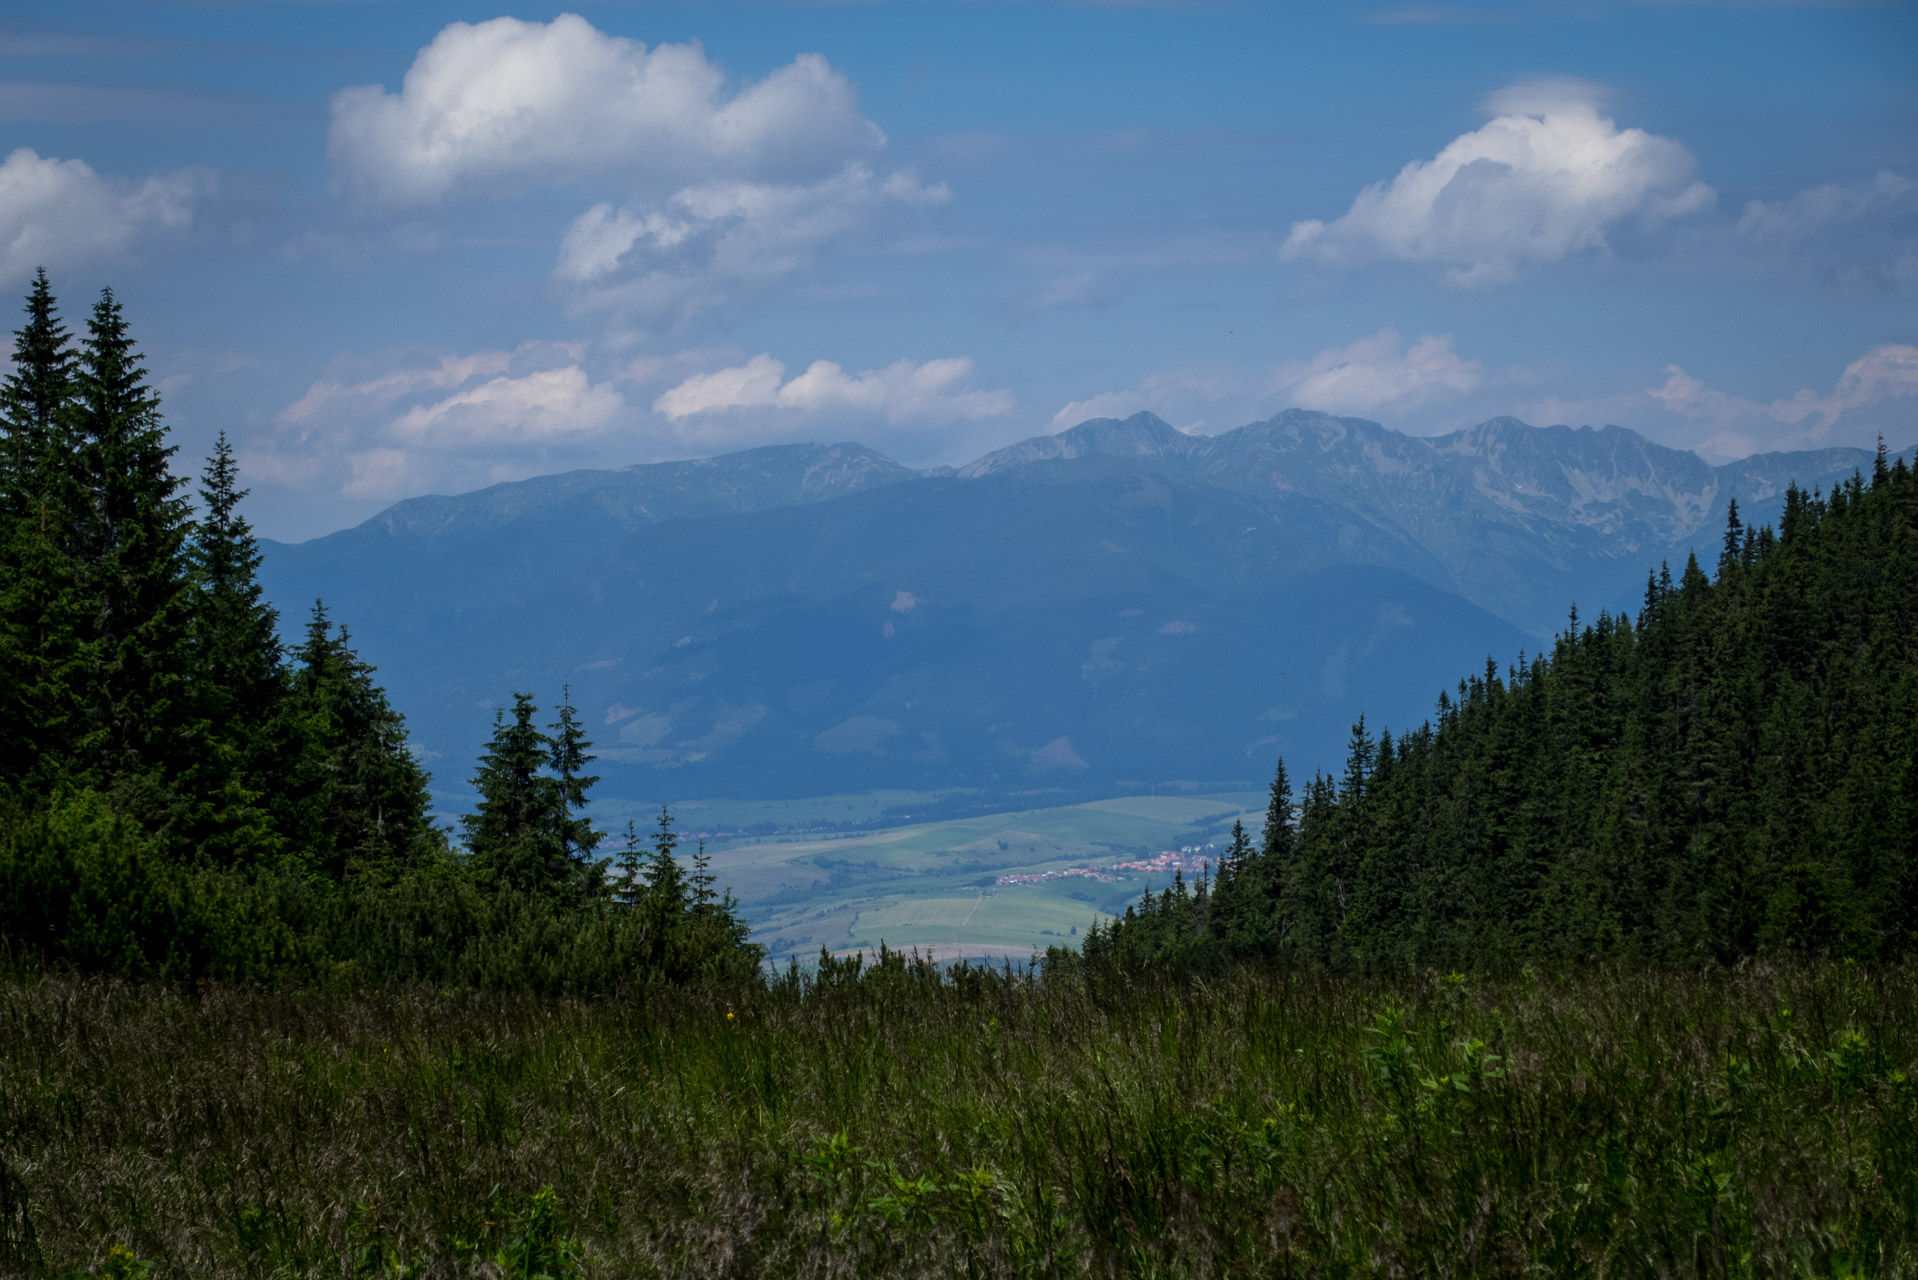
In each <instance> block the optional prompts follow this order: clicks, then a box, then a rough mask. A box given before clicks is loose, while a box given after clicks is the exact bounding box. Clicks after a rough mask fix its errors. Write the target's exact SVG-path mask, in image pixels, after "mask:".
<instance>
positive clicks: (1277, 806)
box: [1259, 756, 1292, 863]
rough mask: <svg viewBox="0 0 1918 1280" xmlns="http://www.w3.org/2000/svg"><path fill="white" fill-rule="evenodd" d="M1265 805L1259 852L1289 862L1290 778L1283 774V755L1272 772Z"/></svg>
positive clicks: (1290, 833)
mask: <svg viewBox="0 0 1918 1280" xmlns="http://www.w3.org/2000/svg"><path fill="white" fill-rule="evenodd" d="M1268 796H1269V798H1268V799H1267V801H1266V805H1265V831H1264V833H1263V837H1262V839H1261V841H1260V845H1259V852H1260V854H1261V855H1262V856H1264V857H1267V858H1276V859H1278V860H1279V861H1280V862H1282V863H1283V862H1289V861H1290V859H1291V856H1292V780H1291V779H1290V778H1288V777H1286V775H1285V757H1284V756H1280V757H1279V764H1278V768H1276V769H1275V770H1273V773H1272V787H1271V790H1270V791H1269V792H1268Z"/></svg>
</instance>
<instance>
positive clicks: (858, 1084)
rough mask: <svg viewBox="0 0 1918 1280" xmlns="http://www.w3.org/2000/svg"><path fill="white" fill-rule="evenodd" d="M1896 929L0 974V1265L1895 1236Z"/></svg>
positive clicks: (1588, 1262)
mask: <svg viewBox="0 0 1918 1280" xmlns="http://www.w3.org/2000/svg"><path fill="white" fill-rule="evenodd" d="M1915 1057H1918V969H1914V968H1912V967H1910V966H1899V967H1884V968H1874V967H1868V966H1860V965H1850V964H1844V963H1836V964H1829V965H1820V964H1813V963H1805V964H1776V965H1775V964H1764V963H1750V964H1746V965H1744V966H1741V967H1739V968H1736V969H1708V970H1703V971H1692V972H1688V973H1677V972H1670V971H1666V972H1648V971H1634V970H1624V969H1593V970H1589V971H1585V972H1581V973H1574V974H1550V973H1537V974H1534V973H1530V972H1520V973H1517V974H1514V975H1512V976H1509V977H1504V978H1498V979H1491V978H1477V977H1471V978H1468V977H1464V976H1460V975H1456V974H1428V975H1424V976H1419V977H1411V976H1405V977H1396V978H1366V977H1362V976H1343V977H1341V976H1332V975H1324V974H1318V975H1314V974H1307V973H1291V974H1283V973H1274V972H1269V971H1267V972H1257V971H1252V970H1240V971H1232V972H1228V973H1225V974H1223V975H1220V976H1218V977H1216V978H1213V979H1210V980H1205V981H1197V980H1193V981H1178V980H1173V979H1169V978H1133V977H1126V976H1123V975H1116V974H1115V975H1108V976H1106V977H1103V978H1100V977H1095V976H1090V975H1087V974H1082V973H1072V974H1057V975H1054V976H1052V977H1050V978H1047V977H1042V976H1037V975H1033V974H1026V973H1019V972H1016V971H1012V970H1007V969H1001V970H999V971H988V970H983V969H978V968H960V969H956V970H953V969H944V968H939V967H934V966H931V965H927V964H924V963H914V962H912V961H911V960H910V959H902V958H900V957H897V956H889V957H888V958H887V959H886V960H885V961H883V962H882V963H880V964H878V965H877V966H864V967H861V966H859V965H857V964H854V963H843V964H842V963H829V964H827V965H825V966H823V967H821V968H820V969H819V970H818V971H816V972H815V973H811V974H804V975H802V974H798V973H794V974H790V975H788V976H787V977H786V978H785V979H783V980H781V981H776V982H774V983H771V984H769V985H766V986H754V987H749V988H740V989H736V990H732V991H723V990H717V989H715V990H708V991H705V992H693V991H690V990H680V991H675V992H670V993H666V994H662V995H654V996H651V997H648V998H646V999H644V1000H640V999H631V1000H621V999H607V1000H597V1001H580V1000H564V999H552V998H544V999H542V998H536V997H532V996H518V995H487V994H481V993H477V992H473V991H441V990H430V989H423V988H414V989H387V990H363V991H359V992H353V991H315V990H310V989H308V990H300V991H288V992H276V991H271V990H261V989H246V988H241V987H225V986H202V987H200V988H198V989H193V988H188V987H182V986H142V985H128V984H125V983H121V982H118V981H112V980H105V979H89V978H76V977H63V976H35V975H33V974H30V973H29V974H16V975H15V976H13V977H12V978H10V979H8V980H7V981H6V983H5V985H4V986H3V987H0V1271H3V1272H4V1273H6V1274H9V1275H45V1276H61V1275H72V1274H93V1275H101V1276H106V1275H115V1276H137V1275H146V1276H149V1277H154V1278H157V1277H174V1276H178V1277H186V1276H193V1277H226V1276H232V1277H267V1276H283V1275H316V1276H324V1275H333V1276H341V1277H346V1276H382V1277H400V1276H409V1277H425V1276H467V1275H471V1276H481V1275H485V1276H496V1277H533V1276H541V1275H543V1276H549V1277H562V1276H580V1277H586V1276H702V1277H706V1276H742V1277H743V1276H807V1277H812V1276H817V1277H828V1276H847V1277H850V1276H958V1275H965V1276H1053V1275H1058V1276H1109V1275H1147V1276H1168V1277H1169V1276H1227V1275H1230V1276H1353V1277H1356V1276H1430V1277H1460V1276H1521V1275H1552V1276H1570V1277H1578V1276H1591V1277H1612V1276H1617V1277H1623V1276H1633V1277H1638V1276H1807V1277H1810V1276H1817V1277H1839V1276H1887V1277H1889V1276H1908V1275H1912V1274H1915V1273H1918V1083H1914V1081H1913V1079H1912V1076H1913V1073H1914V1072H1918V1062H1914V1058H1915Z"/></svg>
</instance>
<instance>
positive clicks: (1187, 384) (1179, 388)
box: [1052, 328, 1495, 433]
mask: <svg viewBox="0 0 1918 1280" xmlns="http://www.w3.org/2000/svg"><path fill="white" fill-rule="evenodd" d="M1494 381H1495V380H1494V379H1493V378H1492V377H1491V376H1490V375H1488V374H1487V372H1486V371H1485V368H1484V366H1482V365H1481V364H1480V363H1479V362H1478V361H1476V360H1467V359H1465V358H1463V357H1462V356H1460V355H1459V354H1458V353H1457V352H1455V351H1453V350H1452V339H1451V337H1450V336H1449V335H1446V336H1442V335H1436V334H1428V335H1426V336H1425V337H1422V338H1420V339H1419V340H1418V341H1416V342H1414V343H1413V344H1412V345H1411V346H1410V347H1407V346H1406V345H1405V340H1404V339H1403V338H1402V337H1400V336H1399V333H1398V330H1396V329H1390V328H1387V329H1381V330H1379V331H1378V332H1377V333H1375V334H1372V335H1370V336H1369V337H1364V338H1360V339H1358V340H1357V341H1356V342H1352V343H1349V344H1348V345H1346V346H1343V347H1328V348H1326V349H1325V350H1323V351H1320V352H1319V353H1318V354H1316V355H1314V356H1311V357H1310V358H1308V359H1303V360H1288V361H1283V362H1280V363H1278V364H1276V365H1268V366H1267V367H1266V369H1264V370H1263V371H1261V370H1255V369H1244V370H1212V371H1206V370H1180V371H1168V372H1162V373H1156V374H1153V375H1152V376H1151V377H1148V378H1146V379H1144V380H1143V381H1141V382H1140V383H1139V385H1138V386H1137V387H1136V388H1134V389H1132V390H1128V391H1107V392H1102V393H1100V394H1098V395H1095V396H1089V397H1087V398H1086V399H1084V400H1074V401H1072V402H1071V403H1069V404H1067V405H1066V406H1065V407H1064V408H1062V409H1060V410H1059V411H1058V413H1056V414H1054V415H1053V418H1052V425H1053V429H1054V430H1063V429H1065V428H1067V427H1071V426H1076V425H1077V424H1079V423H1081V422H1084V421H1085V420H1086V419H1088V418H1123V417H1126V416H1128V415H1130V414H1134V413H1137V412H1139V411H1140V410H1142V409H1150V410H1151V411H1152V412H1154V413H1156V414H1158V415H1159V416H1160V417H1162V418H1164V419H1165V420H1166V421H1168V422H1171V423H1173V424H1174V425H1176V426H1178V427H1179V428H1180V429H1181V430H1184V431H1199V430H1204V431H1206V432H1208V433H1209V432H1217V431H1222V430H1230V429H1231V428H1233V427H1237V426H1242V425H1244V424H1245V423H1247V422H1252V421H1255V420H1257V419H1260V418H1264V417H1268V416H1270V415H1271V414H1273V413H1275V412H1277V411H1278V410H1280V409H1284V408H1301V409H1317V410H1321V411H1323V412H1326V413H1336V414H1359V415H1364V416H1375V417H1379V418H1381V419H1383V420H1385V421H1386V423H1387V425H1390V426H1395V427H1399V428H1401V429H1407V428H1413V429H1416V426H1417V425H1418V424H1416V423H1409V422H1408V421H1407V420H1406V418H1405V416H1404V415H1405V414H1406V412H1407V411H1409V410H1412V409H1416V408H1421V407H1425V406H1430V405H1434V404H1439V403H1443V402H1446V401H1449V400H1453V399H1456V398H1458V397H1462V396H1465V395H1467V394H1468V393H1472V392H1476V391H1479V390H1481V389H1483V388H1485V387H1487V386H1489V385H1491V384H1493V382H1494ZM1488 416H1489V415H1488Z"/></svg>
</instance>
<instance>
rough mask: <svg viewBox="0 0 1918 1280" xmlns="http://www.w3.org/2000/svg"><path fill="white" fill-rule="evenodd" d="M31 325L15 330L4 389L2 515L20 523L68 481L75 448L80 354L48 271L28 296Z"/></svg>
mask: <svg viewBox="0 0 1918 1280" xmlns="http://www.w3.org/2000/svg"><path fill="white" fill-rule="evenodd" d="M26 311H27V322H26V324H25V325H23V326H21V327H20V328H19V329H16V330H14V334H13V338H14V342H13V372H12V373H10V374H8V375H7V377H6V381H5V382H4V383H0V431H4V432H5V441H4V444H0V515H4V516H6V517H10V518H15V519H17V518H20V517H23V516H25V515H26V514H27V512H28V510H29V509H30V508H31V507H34V506H36V505H37V504H38V502H39V501H40V500H43V499H46V498H49V497H51V498H52V499H53V500H55V501H59V500H60V495H58V494H57V493H50V492H49V490H50V489H52V488H53V487H54V486H55V485H56V484H57V483H58V482H59V481H61V480H63V479H64V478H65V476H66V473H67V470H68V464H69V460H70V459H69V455H70V453H71V451H72V444H71V440H70V436H69V433H70V431H71V429H72V407H73V395H74V382H75V377H76V373H77V370H76V368H75V361H74V352H73V348H72V346H71V343H70V340H69V335H68V333H67V327H66V325H64V324H62V323H61V321H60V313H59V307H58V304H57V303H56V302H55V300H54V297H53V290H52V288H51V286H49V285H48V283H47V273H46V270H45V268H42V269H40V270H38V271H35V272H34V275H33V286H32V288H31V289H30V290H29V291H28V293H27V305H26Z"/></svg>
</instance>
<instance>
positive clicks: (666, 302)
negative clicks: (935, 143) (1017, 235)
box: [554, 163, 950, 320]
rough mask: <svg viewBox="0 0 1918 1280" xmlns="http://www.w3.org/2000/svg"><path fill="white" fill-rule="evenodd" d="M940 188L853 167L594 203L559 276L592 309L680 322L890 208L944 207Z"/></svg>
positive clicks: (564, 244)
mask: <svg viewBox="0 0 1918 1280" xmlns="http://www.w3.org/2000/svg"><path fill="white" fill-rule="evenodd" d="M949 198H950V196H949V193H948V191H947V189H946V188H945V187H944V186H942V185H925V184H922V183H920V182H919V181H918V179H917V178H916V177H915V176H914V175H912V174H910V173H903V172H902V173H893V174H891V175H889V176H887V177H884V178H881V177H879V176H878V175H877V174H876V173H874V171H873V170H872V169H871V168H870V167H869V166H867V165H865V164H862V163H849V164H847V165H846V167H845V168H844V169H842V170H841V171H839V172H838V173H836V174H834V175H832V176H831V177H829V178H825V179H822V180H821V181H819V182H814V183H807V184H800V185H776V184H768V183H754V182H733V183H719V184H708V185H705V186H699V187H687V188H685V189H684V190H681V191H678V192H675V193H674V194H673V195H672V196H671V197H669V198H668V199H667V200H665V201H664V202H662V203H660V204H658V205H651V206H646V205H634V204H628V205H622V206H619V207H617V208H616V207H614V205H613V204H611V203H610V202H602V203H600V204H596V205H594V206H593V207H592V208H590V209H588V210H587V211H586V212H585V213H583V214H581V215H580V216H579V217H578V218H576V219H574V221H573V223H572V224H571V225H570V226H569V227H568V228H567V229H566V233H565V235H564V236H563V237H562V239H561V240H560V247H559V260H558V263H557V265H556V266H555V268H554V275H555V276H556V277H557V278H558V279H559V280H560V281H561V282H562V283H563V284H565V285H567V286H569V287H570V288H571V289H572V290H573V291H574V296H575V298H576V300H577V301H578V302H579V303H580V304H581V305H583V306H585V307H587V308H589V309H595V310H614V311H618V312H621V313H624V314H630V315H634V316H637V317H640V318H643V319H654V320H658V319H675V318H683V317H684V316H685V315H687V314H689V313H690V312H692V311H695V310H697V309H700V308H702V307H706V306H711V305H714V304H716V303H719V302H722V301H724V300H726V299H727V298H728V297H730V296H732V295H733V294H734V293H735V292H737V291H739V290H741V289H742V288H749V287H752V286H756V285H761V284H764V283H766V282H769V281H771V280H774V279H776V278H778V277H780V276H783V275H786V274H788V273H790V272H793V271H797V270H799V269H801V268H803V267H805V266H807V265H809V264H810V263H811V262H812V260H813V257H814V255H815V254H816V253H818V251H819V250H820V249H821V248H823V247H824V246H826V245H827V244H829V243H831V242H832V241H835V240H838V239H840V238H841V237H844V236H847V235H850V234H852V233H853V232H855V231H858V230H860V229H861V228H863V227H865V226H867V225H868V224H869V223H870V221H871V220H872V219H873V218H874V217H875V216H878V215H880V214H882V213H884V212H886V211H887V210H894V209H906V208H913V207H924V206H927V205H935V204H942V203H944V202H945V201H946V200H947V199H949Z"/></svg>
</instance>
